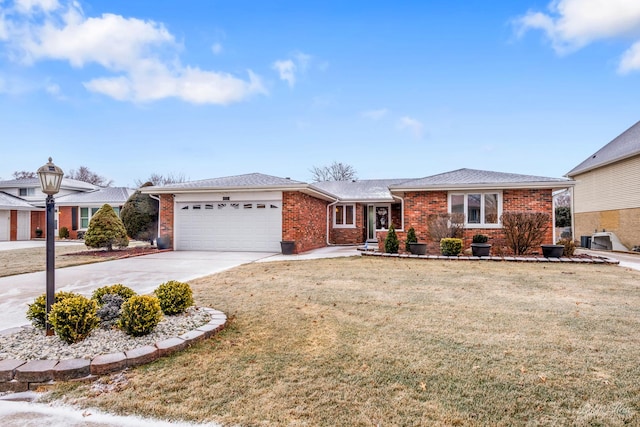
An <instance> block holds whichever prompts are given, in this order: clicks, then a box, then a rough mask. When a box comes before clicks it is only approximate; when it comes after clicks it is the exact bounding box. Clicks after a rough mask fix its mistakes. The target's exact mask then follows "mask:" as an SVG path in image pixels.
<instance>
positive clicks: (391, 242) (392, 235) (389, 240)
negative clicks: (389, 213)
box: [384, 224, 400, 254]
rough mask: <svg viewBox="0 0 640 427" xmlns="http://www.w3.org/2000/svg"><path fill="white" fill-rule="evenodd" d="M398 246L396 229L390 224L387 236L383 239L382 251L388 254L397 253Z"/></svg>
mask: <svg viewBox="0 0 640 427" xmlns="http://www.w3.org/2000/svg"><path fill="white" fill-rule="evenodd" d="M399 247H400V241H399V240H398V235H397V234H396V229H395V227H394V226H393V224H391V225H390V226H389V232H388V233H387V237H386V239H384V251H385V252H386V253H388V254H397V253H398V248H399Z"/></svg>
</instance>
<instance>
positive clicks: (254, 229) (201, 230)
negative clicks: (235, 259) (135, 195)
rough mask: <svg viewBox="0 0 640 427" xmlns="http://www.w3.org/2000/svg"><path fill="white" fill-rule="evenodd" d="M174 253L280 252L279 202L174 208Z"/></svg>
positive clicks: (185, 204) (211, 203)
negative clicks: (200, 251) (176, 251)
mask: <svg viewBox="0 0 640 427" xmlns="http://www.w3.org/2000/svg"><path fill="white" fill-rule="evenodd" d="M175 224H176V226H175V249H176V250H192V251H194V250H202V251H255V252H280V241H281V240H282V200H249V201H233V202H231V201H197V202H195V201H189V202H177V203H176V204H175Z"/></svg>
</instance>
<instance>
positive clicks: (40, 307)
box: [27, 291, 80, 328]
mask: <svg viewBox="0 0 640 427" xmlns="http://www.w3.org/2000/svg"><path fill="white" fill-rule="evenodd" d="M77 296H80V294H76V293H74V292H63V291H60V292H56V293H55V294H54V296H53V298H54V301H53V302H54V304H55V303H57V302H60V301H62V300H64V299H67V298H73V297H77ZM52 307H53V306H52ZM46 317H47V294H42V295H40V296H39V297H36V299H35V300H34V301H33V304H29V308H27V319H29V320H30V321H31V324H32V325H33V326H35V327H36V328H44V327H45V318H46Z"/></svg>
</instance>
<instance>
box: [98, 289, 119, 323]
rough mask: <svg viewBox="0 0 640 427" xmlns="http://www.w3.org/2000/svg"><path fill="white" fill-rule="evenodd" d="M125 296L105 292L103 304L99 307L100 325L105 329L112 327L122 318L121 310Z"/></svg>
mask: <svg viewBox="0 0 640 427" xmlns="http://www.w3.org/2000/svg"><path fill="white" fill-rule="evenodd" d="M123 303H124V298H122V297H121V296H120V295H118V294H104V295H103V296H102V306H101V307H100V308H99V309H98V317H99V318H100V326H101V327H102V328H104V329H111V328H113V326H115V324H116V323H117V321H118V319H119V318H120V312H121V309H122V304H123Z"/></svg>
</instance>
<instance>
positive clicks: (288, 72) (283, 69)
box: [272, 59, 298, 87]
mask: <svg viewBox="0 0 640 427" xmlns="http://www.w3.org/2000/svg"><path fill="white" fill-rule="evenodd" d="M272 68H273V69H274V70H276V71H277V72H278V74H279V75H280V79H281V80H284V81H286V82H287V83H289V87H293V86H294V85H295V84H296V69H297V68H298V67H296V64H294V63H293V61H292V60H290V59H287V60H284V61H276V62H274V63H273V65H272Z"/></svg>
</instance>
